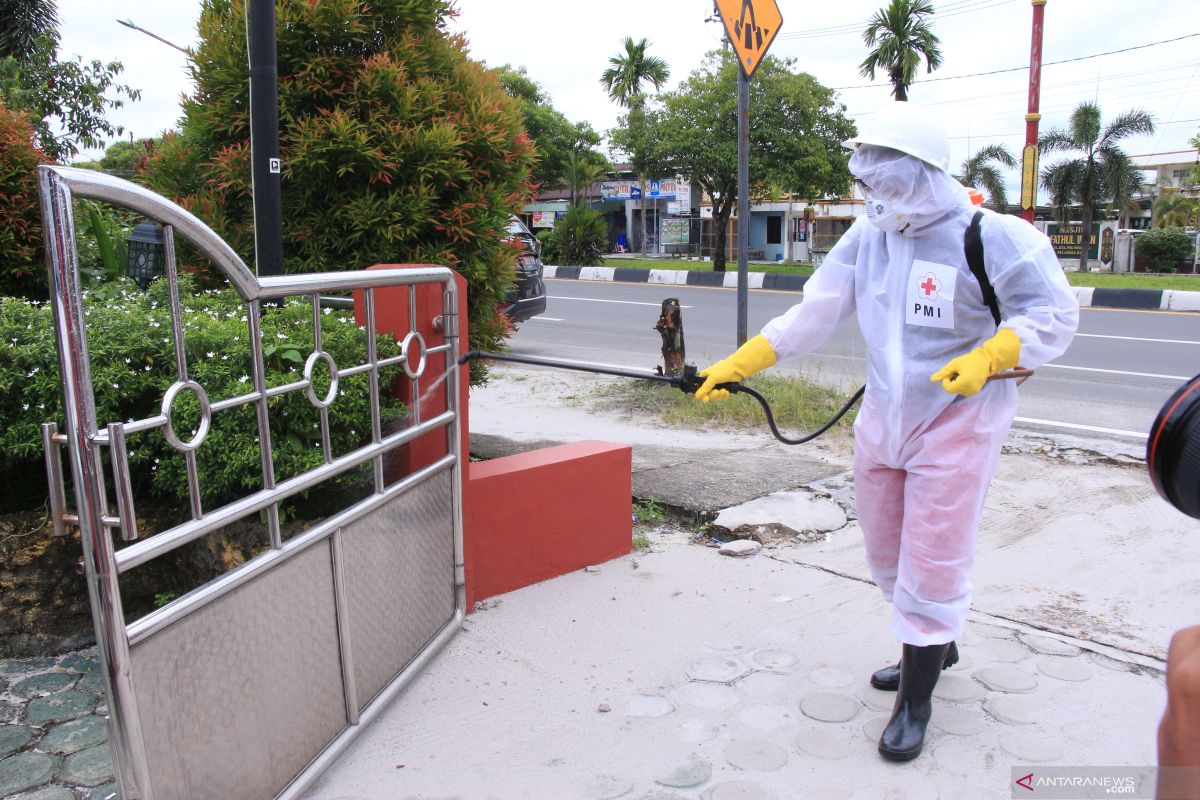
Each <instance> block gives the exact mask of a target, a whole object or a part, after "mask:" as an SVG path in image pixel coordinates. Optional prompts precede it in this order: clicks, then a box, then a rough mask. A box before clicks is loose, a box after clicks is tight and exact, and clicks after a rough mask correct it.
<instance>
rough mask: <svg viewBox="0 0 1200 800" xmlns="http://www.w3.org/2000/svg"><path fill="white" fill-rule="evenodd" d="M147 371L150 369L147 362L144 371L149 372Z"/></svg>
mask: <svg viewBox="0 0 1200 800" xmlns="http://www.w3.org/2000/svg"><path fill="white" fill-rule="evenodd" d="M149 371H150V365H149V364H147V365H146V372H149Z"/></svg>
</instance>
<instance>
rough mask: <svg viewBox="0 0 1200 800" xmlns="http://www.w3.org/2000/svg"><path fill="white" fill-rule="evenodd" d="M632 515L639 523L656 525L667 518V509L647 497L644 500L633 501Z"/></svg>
mask: <svg viewBox="0 0 1200 800" xmlns="http://www.w3.org/2000/svg"><path fill="white" fill-rule="evenodd" d="M633 515H634V516H635V517H637V521H638V522H639V523H645V524H647V525H657V524H658V523H660V522H662V521H663V520H665V519H666V518H667V507H666V506H665V505H663V503H662V501H661V500H655V499H654V498H652V497H648V498H646V499H645V500H634V501H633Z"/></svg>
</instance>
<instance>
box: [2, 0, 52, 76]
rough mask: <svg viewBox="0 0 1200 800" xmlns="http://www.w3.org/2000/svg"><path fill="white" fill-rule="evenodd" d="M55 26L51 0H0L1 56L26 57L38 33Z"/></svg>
mask: <svg viewBox="0 0 1200 800" xmlns="http://www.w3.org/2000/svg"><path fill="white" fill-rule="evenodd" d="M57 30H58V9H57V8H56V6H55V2H54V0H0V58H15V59H16V60H17V61H21V62H24V61H28V60H29V59H30V58H32V57H33V53H34V49H35V47H36V46H37V40H38V37H41V36H46V35H48V34H54V33H55V32H56V31H57Z"/></svg>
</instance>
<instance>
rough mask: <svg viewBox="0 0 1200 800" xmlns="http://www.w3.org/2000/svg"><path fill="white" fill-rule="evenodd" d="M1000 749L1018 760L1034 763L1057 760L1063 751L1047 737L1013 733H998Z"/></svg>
mask: <svg viewBox="0 0 1200 800" xmlns="http://www.w3.org/2000/svg"><path fill="white" fill-rule="evenodd" d="M1000 749H1001V750H1003V751H1004V752H1006V753H1008V754H1009V755H1010V756H1012V757H1013V758H1015V759H1017V760H1018V761H1031V762H1033V763H1035V764H1045V763H1046V762H1048V761H1058V760H1059V759H1061V758H1062V752H1063V751H1062V748H1061V747H1059V746H1058V745H1057V744H1055V743H1054V742H1052V741H1049V740H1048V739H1042V738H1038V737H1035V736H1030V735H1027V734H1014V733H1003V734H1001V735H1000Z"/></svg>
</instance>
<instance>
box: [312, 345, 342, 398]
mask: <svg viewBox="0 0 1200 800" xmlns="http://www.w3.org/2000/svg"><path fill="white" fill-rule="evenodd" d="M318 361H324V362H325V366H326V367H327V368H328V369H329V374H330V376H331V378H332V379H331V380H330V382H329V391H328V392H326V393H325V399H324V400H321V399H319V398H318V397H317V393H316V390H314V389H313V380H312V373H313V368H314V367H316V366H317V362H318ZM304 380H305V382H306V383H305V386H304V393H305V394H306V395H308V400H309V402H310V403H312V404H313V405H314V406H316V407H317V408H329V407H330V406H331V405H333V401H334V399H335V398H337V392H338V369H337V364H336V363H334V360H333V356H331V355H329V353H326V352H325V351H324V350H317V351H315V352H313V353H311V354H310V355H309V356H308V360H307V361H305V362H304Z"/></svg>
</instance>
